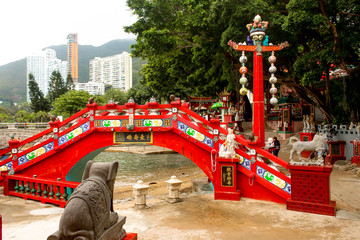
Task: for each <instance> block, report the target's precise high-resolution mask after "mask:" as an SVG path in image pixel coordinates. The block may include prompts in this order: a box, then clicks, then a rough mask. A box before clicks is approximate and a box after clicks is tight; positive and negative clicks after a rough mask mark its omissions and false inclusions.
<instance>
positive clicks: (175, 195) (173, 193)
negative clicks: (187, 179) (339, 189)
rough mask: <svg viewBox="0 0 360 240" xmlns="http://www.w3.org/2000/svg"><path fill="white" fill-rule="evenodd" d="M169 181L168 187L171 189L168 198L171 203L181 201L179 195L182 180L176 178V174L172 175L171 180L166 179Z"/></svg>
mask: <svg viewBox="0 0 360 240" xmlns="http://www.w3.org/2000/svg"><path fill="white" fill-rule="evenodd" d="M165 182H166V183H167V187H168V189H169V199H168V200H167V201H168V202H170V203H176V202H181V199H180V197H179V190H180V187H181V184H182V181H180V180H179V179H177V178H176V176H172V177H171V178H170V180H168V181H165Z"/></svg>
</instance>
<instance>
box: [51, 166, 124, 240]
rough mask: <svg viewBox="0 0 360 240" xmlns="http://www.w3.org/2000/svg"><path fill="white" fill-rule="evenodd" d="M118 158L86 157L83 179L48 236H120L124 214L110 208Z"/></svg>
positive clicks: (69, 239) (105, 239)
mask: <svg viewBox="0 0 360 240" xmlns="http://www.w3.org/2000/svg"><path fill="white" fill-rule="evenodd" d="M117 169H118V162H112V163H102V162H96V163H94V162H92V161H89V162H88V163H87V165H86V167H85V171H84V175H83V179H84V180H83V182H82V183H81V184H80V185H79V186H78V187H77V188H76V190H75V191H74V193H73V194H71V196H70V199H69V200H68V202H67V204H66V207H65V209H64V213H63V214H62V216H61V219H60V223H59V230H58V231H57V232H55V233H54V234H52V235H50V236H49V237H48V238H47V240H121V239H123V238H124V237H125V235H126V232H125V230H124V229H123V228H122V227H123V225H124V223H125V221H126V220H125V217H122V216H118V214H117V213H116V212H114V210H113V192H114V183H115V179H116V174H117Z"/></svg>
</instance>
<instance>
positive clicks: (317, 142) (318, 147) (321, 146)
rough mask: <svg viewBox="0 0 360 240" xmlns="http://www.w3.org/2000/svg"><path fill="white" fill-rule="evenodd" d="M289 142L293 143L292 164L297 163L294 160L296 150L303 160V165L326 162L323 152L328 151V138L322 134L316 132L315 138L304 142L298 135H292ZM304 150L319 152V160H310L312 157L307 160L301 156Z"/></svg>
mask: <svg viewBox="0 0 360 240" xmlns="http://www.w3.org/2000/svg"><path fill="white" fill-rule="evenodd" d="M289 143H290V144H291V145H292V149H291V151H290V164H297V163H296V162H294V160H293V154H294V152H296V153H297V155H298V156H299V159H300V160H301V162H300V164H301V165H307V164H315V165H323V164H324V158H323V157H322V155H323V153H324V152H325V151H326V140H325V136H323V135H320V134H315V136H314V138H313V140H312V141H310V142H302V141H300V139H298V138H297V137H294V136H293V137H291V138H290V139H289ZM303 151H310V152H312V153H314V152H316V153H317V161H315V162H314V161H310V159H307V161H306V162H305V158H303V157H301V152H303ZM310 156H311V155H310Z"/></svg>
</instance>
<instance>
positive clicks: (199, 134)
mask: <svg viewBox="0 0 360 240" xmlns="http://www.w3.org/2000/svg"><path fill="white" fill-rule="evenodd" d="M49 124H50V128H49V129H47V130H45V131H43V132H41V133H39V134H37V135H35V136H33V137H30V138H28V139H25V140H22V141H19V140H16V139H13V140H10V141H9V147H8V148H6V149H2V150H1V151H0V155H1V156H2V159H4V160H2V161H1V162H0V170H1V176H0V182H1V183H2V185H4V195H11V196H18V197H22V198H24V199H35V200H38V201H41V202H43V203H46V202H49V203H55V204H58V205H60V206H62V207H63V206H64V205H65V203H66V201H67V199H68V198H69V196H70V194H71V193H72V191H73V190H74V188H76V186H77V185H78V184H79V182H80V181H81V174H82V171H83V169H84V167H85V165H86V162H87V161H88V160H90V159H91V158H92V157H93V156H94V154H97V153H98V152H101V151H102V150H103V149H104V148H106V147H108V146H111V145H114V144H124V143H145V144H152V145H157V146H161V147H166V148H169V149H172V150H174V151H176V152H178V153H180V154H182V155H184V156H186V157H187V158H189V159H190V160H192V161H193V162H194V163H195V164H196V165H197V166H199V168H201V169H202V171H203V172H204V173H205V174H206V175H207V176H208V178H209V179H210V181H211V182H212V183H213V185H214V197H215V199H226V200H239V199H240V197H248V198H253V199H259V200H267V201H273V202H277V203H283V204H287V208H288V209H291V210H297V211H305V212H313V213H319V214H327V215H334V214H335V203H334V202H332V201H330V194H329V192H330V189H329V175H330V173H331V169H332V168H331V167H315V166H313V167H305V166H289V165H288V163H287V162H286V161H284V160H282V159H280V158H278V157H276V156H274V155H272V154H270V153H269V152H267V151H266V150H264V149H262V146H261V143H260V142H251V141H248V140H246V139H245V138H244V136H242V135H237V136H236V139H235V140H236V142H237V143H238V144H239V148H237V149H236V154H237V157H236V158H233V159H230V158H229V159H227V158H219V157H218V152H219V147H220V146H221V144H223V143H224V140H225V139H226V135H227V130H225V129H223V128H221V127H220V121H219V120H218V119H211V120H210V121H207V120H205V119H204V118H202V117H200V116H199V115H197V114H196V113H194V112H193V111H191V110H190V109H189V108H188V107H187V103H184V104H181V102H180V101H177V102H172V103H171V104H159V103H157V102H150V103H148V104H147V105H137V104H135V103H127V104H125V105H121V106H120V105H117V104H106V106H98V105H97V104H96V103H94V104H88V105H87V107H86V108H85V109H83V110H82V111H80V112H78V113H76V114H75V115H73V116H71V117H69V118H68V119H66V120H65V121H63V122H60V121H55V122H50V123H49ZM29 145H30V146H32V147H30V148H28V149H24V150H23V148H24V147H25V146H29ZM265 162H272V163H275V164H276V165H278V166H281V167H282V169H283V170H284V172H289V173H291V176H292V178H290V177H288V176H286V175H285V174H284V173H282V172H280V171H278V170H276V169H275V168H272V167H269V165H268V164H266V163H265ZM281 167H280V168H281Z"/></svg>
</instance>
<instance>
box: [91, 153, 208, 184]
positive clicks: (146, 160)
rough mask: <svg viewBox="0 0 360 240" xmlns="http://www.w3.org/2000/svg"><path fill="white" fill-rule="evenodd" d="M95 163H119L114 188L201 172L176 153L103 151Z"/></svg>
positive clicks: (188, 175)
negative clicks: (140, 181)
mask: <svg viewBox="0 0 360 240" xmlns="http://www.w3.org/2000/svg"><path fill="white" fill-rule="evenodd" d="M94 161H95V162H113V161H117V162H119V168H118V176H117V179H116V183H115V184H116V186H117V187H121V186H126V185H134V184H135V183H136V182H137V181H138V180H143V181H144V182H145V183H153V182H158V181H166V180H169V179H170V177H171V176H173V175H175V176H177V177H190V178H191V177H192V176H196V175H199V174H200V173H202V170H201V169H200V168H199V167H197V166H196V164H194V163H193V162H192V161H191V160H189V159H188V158H186V157H184V156H182V155H180V154H178V153H169V154H168V153H161V154H134V153H127V152H107V151H104V152H102V153H100V154H99V155H97V156H96V157H95V158H94Z"/></svg>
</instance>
